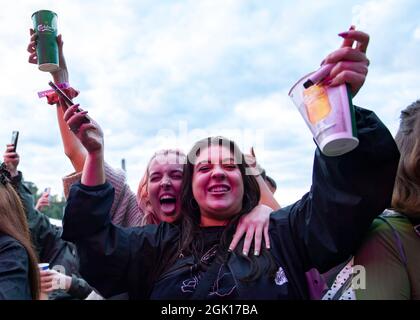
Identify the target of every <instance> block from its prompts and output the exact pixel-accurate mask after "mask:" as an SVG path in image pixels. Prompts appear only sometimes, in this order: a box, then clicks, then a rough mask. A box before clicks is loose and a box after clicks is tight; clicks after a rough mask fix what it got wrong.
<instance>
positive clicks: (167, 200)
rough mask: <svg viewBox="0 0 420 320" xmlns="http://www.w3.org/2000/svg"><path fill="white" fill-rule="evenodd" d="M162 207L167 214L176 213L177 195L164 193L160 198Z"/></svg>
mask: <svg viewBox="0 0 420 320" xmlns="http://www.w3.org/2000/svg"><path fill="white" fill-rule="evenodd" d="M159 202H160V207H161V209H162V211H163V212H164V213H165V214H174V213H175V209H176V197H174V196H172V195H163V196H161V197H160V199H159Z"/></svg>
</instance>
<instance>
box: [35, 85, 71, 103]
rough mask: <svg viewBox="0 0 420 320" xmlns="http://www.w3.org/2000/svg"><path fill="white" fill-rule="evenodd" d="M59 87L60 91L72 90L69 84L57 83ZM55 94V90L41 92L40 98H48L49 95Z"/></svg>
mask: <svg viewBox="0 0 420 320" xmlns="http://www.w3.org/2000/svg"><path fill="white" fill-rule="evenodd" d="M57 87H59V88H60V89H67V88H70V85H69V83H68V82H62V83H57ZM52 92H55V91H54V90H53V89H49V90H44V91H40V92H38V98H40V99H41V98H44V97H45V96H47V94H49V93H52Z"/></svg>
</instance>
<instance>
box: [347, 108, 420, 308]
mask: <svg viewBox="0 0 420 320" xmlns="http://www.w3.org/2000/svg"><path fill="white" fill-rule="evenodd" d="M395 141H396V143H397V146H398V148H399V150H400V153H401V158H400V162H399V166H398V171H397V177H396V180H395V186H394V193H393V196H392V210H386V211H385V212H384V214H382V215H381V216H380V218H378V219H375V221H374V223H373V224H372V226H371V230H370V233H369V234H368V236H367V238H366V239H365V241H364V243H363V245H362V247H361V248H360V249H359V251H358V253H357V254H356V256H355V258H354V264H355V265H360V266H362V267H364V268H365V270H366V272H365V274H366V285H365V287H364V288H361V289H359V290H356V297H357V299H369V300H371V299H381V300H384V299H392V300H401V299H403V300H409V299H414V300H420V272H419V270H420V100H417V101H416V102H414V103H413V104H411V105H410V106H408V107H407V108H406V109H405V110H403V111H402V112H401V117H400V127H399V130H398V133H397V135H396V137H395Z"/></svg>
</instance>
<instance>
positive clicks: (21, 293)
mask: <svg viewBox="0 0 420 320" xmlns="http://www.w3.org/2000/svg"><path fill="white" fill-rule="evenodd" d="M30 299H32V296H31V291H30V287H29V257H28V253H27V252H26V249H25V248H24V247H23V246H22V245H21V244H20V243H19V242H18V241H17V240H16V239H13V238H12V237H10V236H7V235H5V234H3V233H0V300H30Z"/></svg>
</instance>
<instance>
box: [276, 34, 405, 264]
mask: <svg viewBox="0 0 420 320" xmlns="http://www.w3.org/2000/svg"><path fill="white" fill-rule="evenodd" d="M353 41H357V45H356V48H352V47H351V44H352V43H353ZM368 41H369V37H368V36H367V35H366V34H365V33H363V32H360V31H355V30H349V31H348V32H346V33H345V41H344V43H343V46H342V47H341V48H340V49H338V50H337V51H334V52H333V53H331V54H330V55H328V57H327V58H326V59H325V61H326V62H328V63H337V65H336V67H335V68H334V69H332V71H331V73H330V76H329V78H330V79H329V80H326V81H327V84H328V83H329V85H331V86H332V85H338V84H341V83H347V84H349V86H350V87H351V91H352V94H353V95H354V94H356V93H357V92H358V91H359V89H360V87H361V86H362V85H363V83H364V81H365V77H366V74H367V66H368V64H369V61H368V59H367V58H366V55H365V53H366V48H367V45H368ZM355 118H356V124H357V130H358V139H359V145H358V147H357V148H356V149H354V150H353V151H351V152H349V153H347V154H344V155H341V156H337V157H328V156H325V155H324V154H322V152H321V151H320V150H319V148H317V150H316V153H315V159H314V165H313V178H312V186H311V190H310V192H309V193H307V194H306V195H305V196H304V197H303V198H302V199H301V200H300V201H298V202H297V203H295V204H294V205H292V206H290V207H287V208H285V209H284V210H285V211H286V213H287V215H275V219H273V221H274V223H273V224H274V225H277V226H280V225H282V222H281V221H283V220H284V219H285V217H286V216H287V219H289V220H290V221H289V222H287V224H288V225H291V227H292V234H293V237H295V243H296V244H297V246H298V248H297V249H298V251H299V252H300V253H301V257H302V258H303V261H304V265H305V266H306V270H309V269H310V268H312V267H316V268H318V270H319V271H320V272H324V271H327V270H328V269H329V268H331V267H333V266H334V265H336V264H338V263H340V262H342V261H344V260H345V259H346V258H348V256H349V255H350V254H353V253H354V251H355V250H356V248H357V246H358V245H359V244H360V242H361V241H362V238H363V236H364V234H365V233H366V232H367V230H368V229H369V226H370V224H371V223H372V221H373V219H374V218H375V217H376V216H378V215H379V214H380V213H381V212H382V211H383V210H384V209H385V208H387V207H388V206H389V205H390V202H391V197H392V191H393V186H394V180H395V175H396V171H397V166H398V161H399V152H398V148H397V146H396V144H395V141H394V139H393V137H392V135H391V134H390V132H389V131H388V129H387V128H386V127H385V125H384V124H383V123H382V122H381V121H380V119H379V118H378V117H377V116H376V115H375V114H374V113H373V112H372V111H369V110H365V109H362V108H357V107H355ZM283 224H284V222H283ZM272 241H274V240H272Z"/></svg>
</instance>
